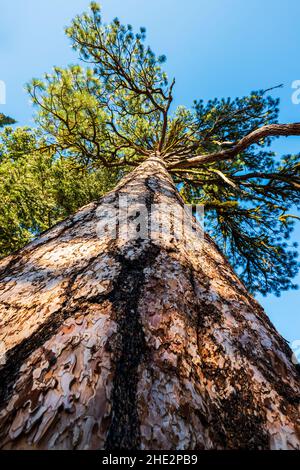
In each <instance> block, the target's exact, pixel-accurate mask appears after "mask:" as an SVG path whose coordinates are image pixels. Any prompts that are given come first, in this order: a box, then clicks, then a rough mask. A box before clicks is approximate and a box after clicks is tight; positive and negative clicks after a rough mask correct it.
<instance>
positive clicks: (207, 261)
mask: <svg viewBox="0 0 300 470" xmlns="http://www.w3.org/2000/svg"><path fill="white" fill-rule="evenodd" d="M126 195H127V196H129V197H130V206H129V209H128V211H129V214H128V215H129V219H130V220H131V221H132V223H133V224H134V221H135V219H136V218H137V217H138V215H137V214H138V213H139V212H140V211H141V208H143V207H144V208H146V209H147V213H148V214H149V212H150V211H151V210H152V215H151V216H152V218H154V219H155V217H156V215H157V213H155V212H153V204H154V205H155V204H156V205H157V204H160V206H159V207H160V209H159V214H160V217H161V219H160V223H161V224H162V225H164V223H167V221H168V214H167V211H166V208H167V207H173V208H176V207H177V208H178V209H179V212H180V211H182V210H183V208H182V204H183V203H182V201H181V199H180V197H179V195H178V193H177V191H176V189H175V187H174V185H173V183H172V180H171V178H170V176H169V174H168V172H167V171H166V169H165V166H164V163H163V161H161V160H160V159H159V158H157V157H152V158H150V159H149V160H148V161H146V162H145V163H143V164H142V165H141V166H140V167H138V168H137V169H136V170H134V171H133V172H132V173H131V174H130V175H129V176H127V177H126V178H124V180H122V182H121V183H120V184H119V185H118V187H117V188H116V189H115V191H113V192H111V193H109V194H108V195H106V196H105V197H104V198H102V199H101V200H100V201H99V202H97V203H93V204H90V205H89V206H87V207H85V208H83V209H82V210H81V211H79V212H78V213H77V214H75V215H74V216H73V217H71V218H69V219H67V220H66V221H64V222H62V223H61V224H59V225H58V226H56V227H54V228H53V229H51V230H50V231H48V232H47V233H45V234H43V235H42V236H41V237H40V238H39V239H37V240H36V241H34V242H33V243H31V244H30V245H28V246H27V247H25V248H24V249H23V250H21V251H20V252H19V253H17V254H16V255H12V256H10V257H8V258H6V259H4V260H2V262H1V263H0V302H1V310H0V312H1V313H0V325H1V329H0V341H2V342H3V344H4V345H5V348H6V350H7V354H6V357H5V358H4V360H3V361H2V362H3V364H2V365H0V374H1V377H0V392H1V405H0V410H1V411H0V448H3V449H115V448H126V449H133V448H141V449H166V450H167V449H224V448H225V449H229V448H249V449H254V448H258V449H264V448H272V449H299V448H300V427H299V425H300V422H299V419H300V416H299V389H300V387H299V377H298V372H297V370H296V368H295V366H294V365H293V363H292V362H291V355H292V353H291V350H290V349H289V347H288V346H287V343H286V342H285V340H284V339H283V338H282V337H281V336H280V335H279V334H278V333H277V332H276V330H275V329H274V327H273V325H272V324H271V323H270V321H269V319H268V318H267V316H266V315H265V313H264V311H263V309H262V308H261V307H260V306H259V305H258V303H257V302H256V301H255V300H254V299H253V298H252V297H251V296H250V295H249V294H248V293H247V291H246V289H245V288H244V286H243V285H242V283H241V282H240V281H239V279H238V278H237V276H236V275H235V274H234V273H233V271H232V268H231V267H230V265H229V264H228V262H227V261H226V259H225V258H224V257H223V255H222V254H221V253H220V252H219V250H218V249H217V247H216V246H215V244H214V243H213V241H212V240H211V239H210V238H209V237H208V236H206V235H205V236H204V235H203V233H202V231H201V229H200V227H198V228H197V229H196V230H195V227H191V226H188V227H187V228H186V229H185V231H184V233H183V236H182V237H179V239H176V236H174V233H173V234H172V233H171V234H168V233H167V232H166V233H164V232H163V233H162V232H161V231H160V230H159V224H156V225H155V224H154V230H152V232H151V237H148V238H146V239H135V240H131V239H130V237H129V238H126V237H123V236H122V227H121V226H120V225H119V226H118V228H117V237H116V238H114V237H112V236H111V234H110V233H109V231H108V232H107V233H106V234H105V233H104V234H103V233H102V235H101V236H99V224H100V227H103V224H105V223H112V220H111V218H110V216H109V213H108V212H107V209H109V208H111V209H112V208H114V207H115V206H116V205H117V204H118V200H119V198H120V196H121V197H123V196H126ZM164 211H166V213H164ZM174 224H175V225H176V220H175V221H174V217H173V219H172V223H171V229H172V231H173V232H175V228H174Z"/></svg>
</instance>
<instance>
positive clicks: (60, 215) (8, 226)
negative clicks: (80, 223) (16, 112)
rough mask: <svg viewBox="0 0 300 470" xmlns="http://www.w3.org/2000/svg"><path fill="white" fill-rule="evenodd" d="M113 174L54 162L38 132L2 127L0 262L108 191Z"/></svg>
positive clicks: (69, 159) (67, 159) (71, 161)
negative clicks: (0, 258) (3, 128)
mask: <svg viewBox="0 0 300 470" xmlns="http://www.w3.org/2000/svg"><path fill="white" fill-rule="evenodd" d="M116 179H117V174H116V173H112V172H110V173H108V170H107V169H106V168H104V169H103V168H99V169H98V170H95V171H89V169H88V168H86V167H85V166H83V165H81V164H79V163H78V162H77V161H76V160H74V159H73V158H72V157H71V156H66V157H64V156H58V155H57V154H56V153H55V152H53V149H52V148H51V147H48V146H47V145H45V142H44V139H43V137H42V136H41V135H40V132H39V131H38V130H31V129H29V128H17V129H15V130H14V129H13V128H11V127H7V128H6V129H5V130H4V131H3V132H2V134H1V135H0V256H5V255H8V254H10V253H11V252H12V251H15V250H17V249H19V248H21V247H22V246H24V245H25V244H26V243H28V242H29V241H31V240H32V239H33V238H35V237H36V236H37V235H39V234H40V233H41V232H43V231H45V230H47V229H48V228H50V227H52V226H53V225H54V224H55V223H57V222H59V221H60V220H62V219H64V218H65V217H67V216H68V215H70V214H72V213H74V212H75V211H76V210H77V209H78V208H79V207H81V206H83V205H85V204H87V203H88V202H90V201H91V200H94V199H96V198H98V197H99V196H101V195H102V194H103V193H105V192H106V191H108V190H109V189H110V188H111V187H113V185H114V184H115V182H116Z"/></svg>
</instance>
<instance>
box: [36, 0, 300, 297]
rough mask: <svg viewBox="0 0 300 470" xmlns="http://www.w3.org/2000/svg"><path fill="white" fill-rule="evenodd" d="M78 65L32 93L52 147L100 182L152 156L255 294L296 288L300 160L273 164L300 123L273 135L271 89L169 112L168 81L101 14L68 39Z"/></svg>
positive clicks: (87, 16)
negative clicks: (101, 176)
mask: <svg viewBox="0 0 300 470" xmlns="http://www.w3.org/2000/svg"><path fill="white" fill-rule="evenodd" d="M66 32H67V35H68V36H69V37H70V39H71V42H72V46H73V48H74V49H75V50H76V51H77V52H79V54H80V58H81V61H82V63H83V65H82V66H79V65H73V66H69V67H67V68H64V69H62V68H55V69H54V72H53V73H52V74H46V75H45V77H44V79H43V80H37V79H34V80H33V81H32V82H31V84H30V85H29V86H28V90H29V93H30V95H31V97H32V99H33V102H34V103H35V104H36V105H37V106H38V113H37V117H36V118H37V122H38V123H39V125H40V128H41V129H42V130H43V132H44V138H45V142H46V143H47V145H49V146H51V148H53V150H54V151H55V152H56V153H57V154H59V155H63V156H64V157H70V158H72V159H75V160H76V161H77V162H78V164H80V165H83V166H84V167H86V168H88V169H89V171H91V172H93V171H97V169H99V168H115V169H120V171H119V173H118V174H119V175H120V176H121V175H123V174H124V173H125V172H128V171H130V169H131V168H133V167H135V166H137V165H138V164H139V163H140V162H142V161H143V160H144V159H145V158H147V157H148V156H149V155H151V154H153V153H156V154H159V155H160V156H161V157H162V158H164V160H165V162H166V165H167V167H168V168H169V171H170V173H171V174H172V176H173V178H174V181H175V182H176V183H177V184H178V189H179V190H180V193H181V195H182V196H183V198H184V199H185V201H186V202H187V203H191V204H194V203H200V204H201V203H202V204H204V205H205V208H206V215H207V221H208V222H209V224H208V229H209V232H210V234H211V235H212V236H213V237H214V238H215V240H216V241H217V243H218V244H219V246H220V248H221V249H223V251H224V253H225V254H226V255H227V256H228V257H229V259H230V261H231V262H232V264H233V266H234V267H235V269H236V270H237V272H238V273H239V275H240V277H241V278H242V279H243V281H244V282H245V284H246V285H247V287H248V288H249V289H250V290H251V291H260V292H262V293H264V294H266V293H267V292H271V291H273V292H275V293H276V294H279V292H280V291H281V290H283V289H288V288H291V287H295V286H294V285H293V283H292V280H291V279H292V278H293V277H294V276H295V274H296V273H297V270H298V268H299V264H298V263H297V261H296V252H295V248H296V247H295V246H290V244H289V243H288V239H289V237H290V234H291V231H292V229H293V224H294V221H295V219H296V218H297V216H296V215H293V214H292V213H291V211H292V210H294V209H295V208H299V206H300V204H299V202H300V200H299V188H300V174H299V171H300V159H299V155H285V156H283V157H282V158H281V159H278V158H276V155H275V154H274V152H272V151H271V150H270V148H269V147H270V144H271V143H272V141H273V139H274V138H276V137H277V136H279V135H300V124H298V123H297V124H278V122H277V121H278V112H279V110H278V105H279V100H278V99H276V98H273V97H272V96H270V94H268V92H269V91H270V90H259V91H254V92H251V93H250V95H249V96H245V97H243V98H237V99H230V98H228V99H214V100H211V101H209V102H207V103H204V102H203V101H202V100H197V101H195V102H194V103H193V106H192V107H191V108H190V109H189V108H186V107H184V106H180V107H178V108H177V109H175V110H173V109H172V100H173V92H174V85H175V80H173V81H171V82H169V81H168V78H167V75H166V73H165V72H164V71H163V69H162V64H163V63H164V62H165V60H166V58H165V56H159V57H157V56H156V55H155V54H154V52H153V51H152V50H151V48H150V47H147V46H146V45H145V39H146V30H145V28H141V29H140V31H139V32H138V33H137V34H135V33H134V32H133V29H132V27H131V25H127V26H125V25H122V24H121V23H120V21H119V20H118V19H117V18H116V19H114V20H113V21H112V22H111V23H110V24H104V23H103V21H102V18H101V10H100V7H99V6H98V5H97V4H96V3H94V2H93V3H91V9H90V12H89V13H84V14H82V15H80V16H77V17H76V18H75V19H74V20H73V22H72V24H71V26H70V27H69V28H67V30H66Z"/></svg>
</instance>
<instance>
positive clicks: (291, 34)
mask: <svg viewBox="0 0 300 470" xmlns="http://www.w3.org/2000/svg"><path fill="white" fill-rule="evenodd" d="M101 4H102V6H103V16H104V18H105V20H106V21H109V20H110V19H112V18H114V17H116V16H118V17H119V18H120V19H121V20H122V21H123V22H125V23H130V24H132V25H133V26H136V27H139V26H146V28H147V32H148V41H149V44H151V46H152V48H153V49H154V51H156V52H157V53H158V54H162V53H165V54H166V55H167V57H168V62H167V64H166V68H167V71H168V73H169V75H170V76H171V77H173V76H175V77H176V89H175V104H185V105H187V106H188V105H190V104H191V103H192V101H193V100H194V99H196V98H197V99H198V98H203V99H204V100H207V99H210V98H214V97H219V98H220V97H223V96H226V97H227V96H232V97H235V96H241V95H245V94H248V93H249V91H251V90H253V89H260V88H268V87H270V86H274V85H277V84H280V83H283V84H284V88H283V89H281V90H278V91H277V94H278V96H279V97H280V98H281V115H280V118H281V121H282V122H292V121H300V105H295V104H292V100H291V95H292V92H293V90H292V88H291V84H292V82H293V81H294V80H300V66H299V50H300V28H299V18H300V2H299V0H285V2H284V3H283V2H282V0H251V1H245V0H185V1H180V0H151V1H149V0H102V2H101ZM88 5H89V1H88V0H63V1H62V0H14V1H13V2H11V1H9V0H2V1H1V7H0V80H3V81H5V83H6V87H7V102H6V105H0V112H3V113H6V114H9V115H11V116H13V117H14V118H15V119H17V120H18V123H19V124H20V125H31V124H32V123H33V122H32V108H31V106H30V104H29V100H28V97H27V95H26V93H25V91H24V84H25V83H26V82H28V81H29V80H30V79H31V78H32V77H40V76H41V75H42V74H43V73H44V72H47V71H48V72H49V71H50V70H51V68H52V67H53V66H54V65H58V66H65V65H67V64H69V63H76V62H77V57H76V54H75V53H74V52H73V51H72V50H71V49H70V45H69V41H68V39H67V38H66V37H65V35H64V26H66V25H68V24H69V22H70V20H71V18H72V17H73V16H74V15H75V14H77V13H81V12H82V11H83V10H86V9H87V7H88ZM273 148H274V150H275V151H276V152H278V153H279V154H280V153H293V152H294V153H295V152H299V150H300V138H299V137H298V138H297V137H290V138H288V139H285V138H283V139H280V140H278V141H276V144H274V145H273ZM299 239H300V223H299V227H298V228H297V230H296V231H295V234H294V240H296V241H297V240H299ZM297 280H298V283H299V284H300V276H298V279H297ZM299 299H300V294H299V292H297V291H296V292H287V293H283V294H282V296H281V297H280V298H275V297H274V296H272V295H270V296H268V297H267V298H266V299H264V298H261V297H259V300H260V302H261V303H262V304H263V306H264V307H265V309H266V311H267V313H268V315H269V316H270V318H271V320H272V321H273V323H274V324H275V326H276V327H277V328H278V330H279V332H280V333H281V334H282V335H283V336H284V337H285V338H286V339H288V340H289V341H293V340H296V339H300V315H299V303H300V302H299Z"/></svg>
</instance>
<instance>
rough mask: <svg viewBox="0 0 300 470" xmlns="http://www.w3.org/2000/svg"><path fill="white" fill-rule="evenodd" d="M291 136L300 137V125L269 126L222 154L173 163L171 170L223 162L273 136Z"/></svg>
mask: <svg viewBox="0 0 300 470" xmlns="http://www.w3.org/2000/svg"><path fill="white" fill-rule="evenodd" d="M280 135H282V136H291V135H300V123H299V122H298V123H291V124H269V125H266V126H263V127H260V128H259V129H256V130H255V131H253V132H250V134H248V135H246V136H245V137H243V138H242V139H241V140H240V141H239V142H238V143H237V144H235V145H234V146H233V147H232V148H231V149H228V150H222V151H220V152H215V153H211V154H207V155H197V156H195V157H191V158H188V159H184V160H177V161H173V162H172V163H170V164H169V168H173V167H181V168H189V167H194V166H197V165H202V164H203V163H212V162H216V161H222V160H230V159H232V158H234V157H235V156H236V155H238V154H239V153H240V152H242V151H243V150H245V149H246V148H248V147H250V145H253V144H255V143H257V142H259V141H260V140H262V139H265V138H266V137H271V136H280Z"/></svg>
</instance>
